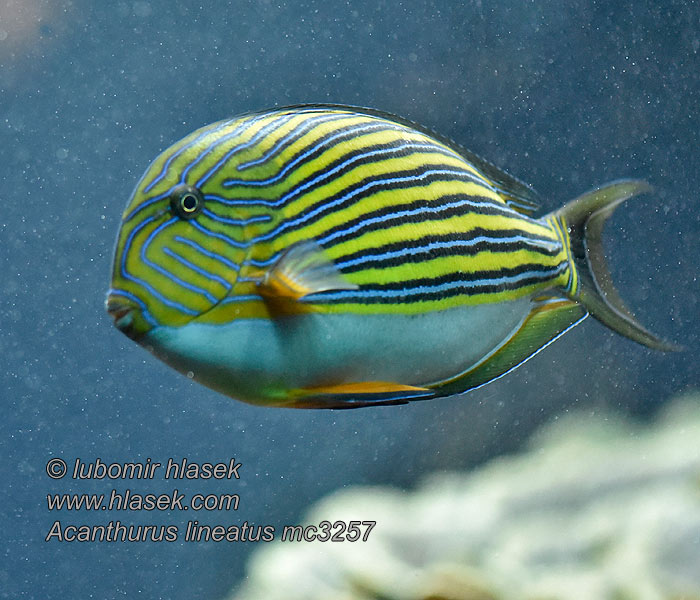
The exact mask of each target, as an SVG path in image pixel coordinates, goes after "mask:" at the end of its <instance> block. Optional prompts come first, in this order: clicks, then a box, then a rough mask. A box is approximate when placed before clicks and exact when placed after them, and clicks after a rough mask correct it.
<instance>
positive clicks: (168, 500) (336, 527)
mask: <svg viewBox="0 0 700 600" xmlns="http://www.w3.org/2000/svg"><path fill="white" fill-rule="evenodd" d="M242 467H243V465H242V464H241V463H240V462H238V461H236V459H234V458H231V459H230V460H229V461H227V462H219V463H197V462H193V461H189V460H188V459H186V458H183V459H181V460H179V461H176V460H175V459H172V458H169V459H168V460H167V461H166V462H165V463H159V462H154V461H152V460H151V459H150V458H148V459H147V460H146V461H145V462H142V463H139V462H128V463H105V462H103V461H102V460H101V459H99V458H97V459H96V460H94V461H92V462H84V461H82V460H81V459H79V458H76V459H75V461H74V462H73V464H72V466H71V468H70V469H69V465H68V463H66V461H64V460H63V459H62V458H52V459H50V460H49V461H48V463H47V464H46V473H47V475H48V476H49V477H50V478H51V479H55V480H58V479H62V478H64V477H65V476H66V475H69V476H70V478H71V479H74V480H84V479H93V480H95V479H96V480H110V481H115V480H135V479H136V480H140V479H146V480H153V479H156V478H159V479H163V480H186V479H187V480H193V479H196V480H206V479H220V480H229V481H230V480H237V479H240V472H239V471H240V470H241V469H242ZM240 501H241V499H240V496H239V495H238V494H231V493H228V492H226V493H218V494H214V493H211V494H201V493H197V494H192V495H191V496H188V495H187V494H185V493H182V492H180V491H179V490H178V489H173V490H172V492H168V493H163V494H155V493H146V494H141V493H138V492H134V491H133V490H131V489H123V490H117V489H112V490H110V491H109V493H107V494H85V493H83V494H78V493H53V494H47V496H46V502H47V508H48V510H49V511H50V512H57V511H66V512H69V513H70V512H77V511H122V512H141V511H145V512H147V513H150V512H152V511H163V512H173V511H189V510H192V511H194V512H198V513H202V512H205V513H206V512H213V511H227V512H228V511H238V509H239V506H240ZM375 525H376V522H375V521H359V520H358V521H347V522H346V521H334V522H331V521H320V522H319V523H318V524H306V525H284V526H283V527H282V530H281V534H280V535H279V537H278V536H277V531H276V530H275V527H274V526H273V525H254V524H250V523H248V521H244V522H243V523H238V524H214V525H211V524H203V523H200V522H199V521H198V520H196V519H193V520H189V521H187V523H186V524H185V526H184V527H182V526H179V525H174V524H172V525H162V524H160V525H149V524H145V525H144V524H128V523H123V522H122V521H120V520H110V521H109V522H107V523H103V524H97V525H95V524H90V525H88V524H76V523H67V522H66V521H61V520H56V521H54V523H53V525H51V528H50V529H49V531H48V533H47V534H46V537H45V541H47V542H49V541H58V542H149V541H150V542H175V541H178V540H184V541H186V542H224V541H225V542H271V541H273V540H274V539H281V540H282V541H290V542H294V541H296V542H302V541H305V542H314V541H317V542H327V541H331V542H356V541H363V542H366V541H367V539H368V538H369V534H370V532H371V531H372V529H373V528H374V526H375Z"/></svg>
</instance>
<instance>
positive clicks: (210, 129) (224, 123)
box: [143, 120, 233, 194]
mask: <svg viewBox="0 0 700 600" xmlns="http://www.w3.org/2000/svg"><path fill="white" fill-rule="evenodd" d="M231 123H233V121H231V120H228V121H220V122H219V123H218V124H216V123H214V124H212V125H209V126H208V127H207V128H206V129H205V130H204V131H202V132H201V133H200V134H199V135H198V136H197V137H196V138H195V139H193V140H192V141H191V142H189V143H188V144H186V145H185V146H182V148H179V149H178V151H177V152H175V153H173V154H172V155H170V156H169V157H168V160H166V161H165V164H164V165H163V169H162V170H161V172H160V173H158V175H156V176H155V177H154V178H153V181H151V183H149V184H148V185H147V186H146V187H145V188H144V190H143V193H144V194H148V192H150V191H151V190H152V189H153V187H154V186H155V185H156V184H157V183H158V182H159V181H161V180H162V179H163V178H164V177H165V174H166V173H167V172H168V169H169V168H170V165H171V164H172V162H173V161H174V160H175V159H176V158H177V157H178V156H180V155H181V154H182V153H183V152H185V151H186V150H189V149H190V148H192V147H193V146H196V145H197V144H198V143H199V142H200V141H201V140H202V139H203V138H205V137H207V136H208V135H210V134H212V133H216V132H218V131H221V130H222V129H224V128H225V127H227V126H228V125H230V124H231Z"/></svg>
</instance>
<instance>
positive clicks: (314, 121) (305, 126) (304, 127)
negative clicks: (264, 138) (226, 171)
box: [236, 113, 355, 171]
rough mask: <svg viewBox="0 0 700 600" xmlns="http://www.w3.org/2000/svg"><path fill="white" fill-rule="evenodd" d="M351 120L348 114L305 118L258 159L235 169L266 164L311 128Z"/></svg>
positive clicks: (239, 169) (353, 116)
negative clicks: (321, 124)
mask: <svg viewBox="0 0 700 600" xmlns="http://www.w3.org/2000/svg"><path fill="white" fill-rule="evenodd" d="M352 118H355V115H351V114H348V113H344V114H333V115H323V114H321V115H318V116H315V117H311V118H307V119H305V120H304V121H302V122H301V123H300V124H299V125H297V126H296V127H295V128H294V129H293V130H292V131H290V132H289V133H288V134H287V135H285V136H284V137H282V138H280V140H279V141H278V142H277V143H276V144H275V145H274V146H273V147H272V148H270V149H269V150H268V151H267V152H265V153H264V154H263V155H262V156H261V157H260V158H256V159H255V160H251V161H248V162H246V163H241V164H240V165H238V167H236V168H237V170H238V171H244V170H245V169H249V168H251V167H255V166H257V165H261V164H263V163H265V162H267V161H268V160H270V159H271V158H272V157H273V156H274V155H275V154H277V153H278V152H279V151H280V149H281V148H282V147H283V146H284V145H286V144H290V145H291V144H292V143H294V142H296V141H297V140H299V139H301V138H302V137H303V136H304V135H305V134H306V133H307V132H308V131H309V130H310V129H312V128H313V127H316V125H319V124H320V123H327V122H329V121H338V120H342V119H352Z"/></svg>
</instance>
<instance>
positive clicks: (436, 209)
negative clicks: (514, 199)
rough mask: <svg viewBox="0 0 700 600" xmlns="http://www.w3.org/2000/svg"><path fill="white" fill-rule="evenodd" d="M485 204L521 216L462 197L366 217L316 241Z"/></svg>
mask: <svg viewBox="0 0 700 600" xmlns="http://www.w3.org/2000/svg"><path fill="white" fill-rule="evenodd" d="M485 204H488V206H489V207H491V208H493V209H496V210H498V211H499V212H500V213H501V214H502V216H504V217H517V218H518V219H522V218H523V216H522V215H521V214H519V213H518V212H516V211H515V210H513V209H512V208H510V207H509V206H507V205H505V204H498V203H497V202H489V201H486V200H470V199H468V198H464V199H463V200H458V201H457V202H446V203H445V204H440V205H436V206H431V207H429V208H426V207H425V206H420V207H418V208H414V209H411V210H402V211H396V212H392V213H388V214H386V215H382V216H381V217H373V218H371V219H367V220H366V221H362V222H360V223H357V224H355V225H353V226H352V227H349V228H348V229H343V230H341V231H336V232H335V233H331V234H329V235H326V236H324V237H322V238H319V239H318V240H316V241H317V242H318V243H319V244H321V245H322V246H323V245H326V244H327V243H329V242H332V241H333V240H335V239H337V238H339V237H343V236H345V235H349V234H351V233H355V232H357V231H360V230H361V229H364V228H365V227H369V226H371V225H375V224H377V223H384V222H386V221H393V220H397V219H398V220H400V219H402V218H404V217H411V216H415V215H419V214H425V213H432V214H439V213H441V212H443V211H446V210H449V209H451V208H459V207H462V206H469V207H472V208H474V209H477V210H478V209H479V208H483V206H484V205H485Z"/></svg>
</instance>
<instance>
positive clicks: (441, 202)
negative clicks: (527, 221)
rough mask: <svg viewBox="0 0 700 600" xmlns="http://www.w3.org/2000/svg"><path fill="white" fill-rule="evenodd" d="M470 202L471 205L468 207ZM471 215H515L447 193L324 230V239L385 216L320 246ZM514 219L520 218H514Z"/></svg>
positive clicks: (486, 202)
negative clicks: (421, 210)
mask: <svg viewBox="0 0 700 600" xmlns="http://www.w3.org/2000/svg"><path fill="white" fill-rule="evenodd" d="M465 200H468V201H469V203H468V204H466V203H465V204H463V205H461V206H459V205H458V204H457V203H460V202H464V201H465ZM472 203H473V204H472ZM436 207H437V208H440V210H438V211H437V212H425V213H418V214H414V215H398V214H397V216H395V217H391V216H390V215H392V214H394V213H402V212H404V211H409V210H416V209H419V208H425V209H434V208H436ZM470 213H471V214H475V215H487V216H503V217H515V216H516V215H515V214H514V213H513V212H512V209H510V208H508V207H506V206H505V205H504V206H503V207H500V206H498V204H496V203H495V202H494V200H493V199H491V198H487V197H485V196H469V195H467V194H463V195H462V194H450V195H447V196H440V197H439V198H435V199H434V200H425V199H419V200H412V201H411V202H405V203H404V204H395V205H392V206H384V207H382V208H378V209H376V210H372V211H369V212H366V213H364V214H363V215H360V216H359V217H356V218H355V219H352V220H351V221H347V222H346V223H343V224H342V225H336V226H335V227H331V228H330V229H328V230H327V231H326V232H325V233H324V235H323V237H324V238H325V237H328V236H331V235H333V234H336V233H342V232H343V231H346V230H350V229H352V228H353V227H356V226H357V225H361V224H362V223H363V222H364V221H370V220H372V219H378V218H381V217H385V216H388V217H389V218H388V219H385V220H382V221H379V222H377V223H367V225H366V226H365V227H361V228H359V229H358V230H357V231H353V232H350V231H348V233H346V234H344V235H340V236H339V237H337V238H335V239H334V240H333V241H332V242H330V243H324V244H323V246H324V247H325V248H331V247H333V246H335V245H337V244H341V243H343V242H347V241H348V240H352V239H354V238H357V237H360V236H362V235H365V234H366V233H370V232H372V231H376V230H378V229H387V228H389V227H391V226H394V225H403V224H405V223H415V224H418V223H423V222H425V221H442V220H445V219H450V218H452V217H462V216H464V215H467V214H470ZM517 218H520V219H522V218H523V217H522V216H520V215H518V216H517Z"/></svg>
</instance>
